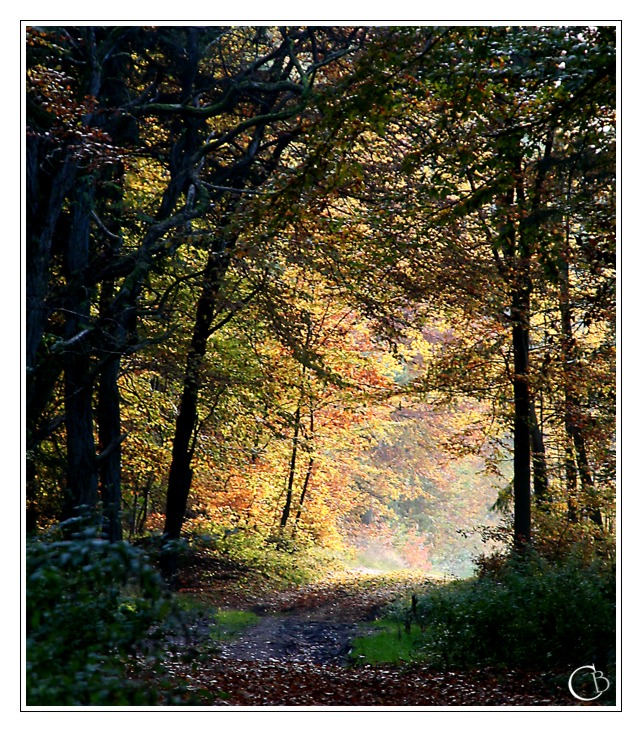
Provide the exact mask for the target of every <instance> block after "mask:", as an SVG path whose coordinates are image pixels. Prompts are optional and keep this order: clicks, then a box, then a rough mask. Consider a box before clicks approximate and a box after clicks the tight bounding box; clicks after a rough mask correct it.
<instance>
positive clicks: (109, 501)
mask: <svg viewBox="0 0 642 732" xmlns="http://www.w3.org/2000/svg"><path fill="white" fill-rule="evenodd" d="M119 372H120V358H115V359H113V361H111V362H110V363H108V364H107V366H106V367H105V368H104V369H103V371H102V372H101V374H100V382H99V385H98V406H97V413H96V421H97V423H98V439H99V441H100V450H101V458H100V464H99V465H100V497H101V500H102V504H103V530H104V533H105V535H106V537H107V538H108V539H109V541H121V540H122V538H123V528H122V523H121V453H122V450H121V442H122V440H123V435H121V432H120V393H119V390H118V375H119Z"/></svg>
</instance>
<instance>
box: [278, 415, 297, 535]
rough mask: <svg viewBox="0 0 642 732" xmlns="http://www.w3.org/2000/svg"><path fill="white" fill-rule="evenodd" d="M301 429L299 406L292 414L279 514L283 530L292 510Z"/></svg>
mask: <svg viewBox="0 0 642 732" xmlns="http://www.w3.org/2000/svg"><path fill="white" fill-rule="evenodd" d="M300 429H301V405H299V406H298V407H297V410H296V412H295V414H294V433H293V435H292V454H291V457H290V468H289V470H288V482H287V490H286V493H285V505H284V506H283V512H282V513H281V528H282V529H284V528H285V527H286V525H287V523H288V519H289V518H290V510H291V508H292V497H293V492H294V478H295V476H296V459H297V452H298V449H299V431H300Z"/></svg>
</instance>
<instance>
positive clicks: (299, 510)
mask: <svg viewBox="0 0 642 732" xmlns="http://www.w3.org/2000/svg"><path fill="white" fill-rule="evenodd" d="M313 437H314V409H312V405H310V433H309V435H308V436H307V440H306V441H307V444H308V453H309V455H310V457H309V458H308V469H307V470H306V472H305V479H304V480H303V487H302V488H301V497H300V498H299V506H298V508H297V511H296V518H295V519H294V523H295V524H298V523H299V519H300V518H301V513H302V511H303V504H304V503H305V497H306V494H307V492H308V486H309V485H310V478H311V477H312V471H313V469H314V454H313V452H312V450H313V448H312V446H311V444H310V443H311V440H312V439H313Z"/></svg>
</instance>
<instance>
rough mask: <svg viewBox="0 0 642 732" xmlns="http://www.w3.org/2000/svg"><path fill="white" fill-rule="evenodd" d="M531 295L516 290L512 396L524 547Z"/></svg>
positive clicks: (518, 542) (518, 534)
mask: <svg viewBox="0 0 642 732" xmlns="http://www.w3.org/2000/svg"><path fill="white" fill-rule="evenodd" d="M527 313H528V296H527V295H526V294H525V293H517V294H515V296H514V298H513V317H514V318H515V319H516V322H515V323H514V325H513V360H514V376H513V396H514V400H515V413H514V423H513V424H514V447H513V449H514V452H513V466H514V484H513V490H514V497H515V527H514V541H515V547H516V548H519V547H523V546H524V545H525V544H527V543H529V542H530V540H531V446H530V406H531V400H530V395H529V385H528V377H529V373H528V327H527V325H526V324H527V323H528V315H527Z"/></svg>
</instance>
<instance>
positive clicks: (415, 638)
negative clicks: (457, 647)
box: [350, 619, 423, 666]
mask: <svg viewBox="0 0 642 732" xmlns="http://www.w3.org/2000/svg"><path fill="white" fill-rule="evenodd" d="M370 627H371V628H372V629H373V631H374V632H371V633H368V634H367V635H362V636H358V637H357V638H355V639H354V641H353V644H352V652H351V654H350V658H351V660H352V662H353V663H355V664H356V665H359V666H361V665H365V664H370V665H373V666H375V665H378V664H382V663H394V664H398V663H407V662H409V661H412V660H413V659H414V657H415V651H416V649H417V646H418V645H419V644H420V643H421V639H422V637H423V634H422V632H421V631H420V630H419V628H417V627H416V626H414V627H412V628H411V629H410V632H406V630H405V629H404V627H403V626H402V625H400V624H399V623H397V622H395V621H394V620H386V619H384V620H377V621H375V622H374V623H372V624H371V626H370Z"/></svg>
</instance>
